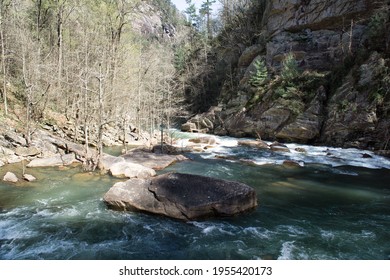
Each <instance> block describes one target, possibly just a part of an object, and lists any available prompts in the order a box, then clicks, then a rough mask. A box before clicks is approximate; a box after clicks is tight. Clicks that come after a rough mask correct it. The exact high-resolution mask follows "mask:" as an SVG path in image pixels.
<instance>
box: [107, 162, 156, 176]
mask: <svg viewBox="0 0 390 280" xmlns="http://www.w3.org/2000/svg"><path fill="white" fill-rule="evenodd" d="M110 173H111V175H112V176H114V177H117V178H148V177H152V176H156V171H154V170H153V169H152V168H148V167H145V166H142V165H140V164H137V163H131V162H117V163H115V164H113V165H112V166H111V167H110Z"/></svg>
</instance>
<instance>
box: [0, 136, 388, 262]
mask: <svg viewBox="0 0 390 280" xmlns="http://www.w3.org/2000/svg"><path fill="white" fill-rule="evenodd" d="M230 140H231V139H230ZM230 140H229V141H230ZM232 141H233V140H232ZM306 149H308V150H309V152H308V154H307V155H305V156H304V158H301V160H302V161H304V162H305V165H304V167H301V168H287V167H284V166H282V165H280V164H275V162H276V163H277V162H278V161H280V160H283V159H286V158H287V159H289V158H290V157H291V156H290V155H280V154H270V153H268V154H259V153H261V152H259V151H255V150H252V149H249V148H241V147H236V146H234V145H230V146H229V145H227V146H225V147H224V148H223V150H218V151H216V152H215V153H225V154H229V155H234V156H239V157H240V158H241V157H244V158H250V159H255V161H257V163H261V162H262V159H268V160H270V159H271V160H274V161H275V162H274V163H272V164H270V163H268V164H264V163H262V164H257V165H248V164H243V163H240V162H235V161H229V160H222V159H215V157H214V155H215V153H213V152H210V153H209V154H188V156H189V157H190V158H191V160H190V161H186V162H182V163H178V164H175V165H173V166H171V167H169V168H168V169H166V170H164V171H162V172H170V171H176V172H183V173H192V174H199V175H206V176H211V177H216V178H223V179H229V180H236V181H240V182H243V183H246V184H248V185H250V186H252V187H253V188H255V190H256V192H257V195H258V201H259V206H258V207H257V209H256V210H254V211H252V212H250V213H247V214H244V215H241V216H237V217H233V218H224V219H211V220H202V221H191V222H180V221H176V220H172V219H169V218H165V217H160V216H153V215H148V214H143V213H121V212H114V211H111V210H108V209H107V207H106V206H105V204H104V203H103V201H102V197H103V195H104V194H105V192H106V191H107V190H108V189H109V188H110V187H111V186H112V185H113V184H114V183H115V182H117V181H118V180H117V179H113V178H111V177H110V176H108V175H105V176H100V175H98V174H89V173H82V171H81V169H80V168H78V167H72V168H65V169H58V168H45V169H28V170H27V171H28V173H30V174H32V175H35V176H36V177H37V178H38V180H37V181H36V182H33V183H23V184H22V183H19V184H17V185H12V184H7V183H4V182H0V259H61V260H62V259H159V260H163V259H390V169H389V166H390V163H389V162H388V161H386V160H385V159H384V158H380V157H375V158H373V159H371V161H370V162H368V164H369V165H373V164H374V165H375V168H372V166H368V167H366V166H359V164H355V165H349V164H346V162H354V160H355V157H356V156H355V155H354V154H353V153H360V151H356V150H354V151H353V153H352V152H351V151H344V150H341V149H337V150H334V152H333V153H334V154H335V153H336V152H337V153H338V157H337V160H338V162H339V163H340V164H338V165H334V164H333V165H332V164H329V162H326V160H325V155H324V151H323V153H322V154H319V152H318V151H319V150H320V149H322V150H324V148H315V149H314V150H313V151H312V150H310V147H306ZM343 153H345V154H346V155H347V156H346V157H345V159H344V161H345V162H344V161H343V159H342V157H341V156H340V154H343ZM351 153H352V154H351ZM327 154H329V152H327ZM294 156H301V155H298V154H294ZM301 157H302V156H301ZM318 157H319V158H320V160H318V162H315V161H316V160H314V159H316V158H318ZM334 158H336V157H334ZM341 161H342V162H341ZM381 164H382V165H383V167H380V165H381ZM356 165H357V166H356ZM363 165H364V164H363ZM8 170H12V171H14V172H15V173H16V174H17V175H19V176H20V173H21V170H22V169H21V164H16V165H12V166H11V165H10V166H6V167H2V168H0V176H1V177H2V176H3V175H4V174H5V172H6V171H8Z"/></svg>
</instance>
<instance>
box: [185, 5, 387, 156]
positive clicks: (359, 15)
mask: <svg viewBox="0 0 390 280" xmlns="http://www.w3.org/2000/svg"><path fill="white" fill-rule="evenodd" d="M381 13H383V15H382V14H381ZM388 15H389V13H388V4H385V2H384V1H383V2H382V3H379V4H378V3H377V4H376V5H374V4H373V1H366V0H331V1H322V0H272V1H268V3H267V7H266V9H265V12H264V15H263V28H262V30H260V31H259V33H258V34H259V39H258V42H257V43H256V44H255V45H251V46H246V48H245V49H244V50H243V51H242V52H241V53H240V55H239V57H237V59H236V61H237V63H236V64H235V65H234V74H235V76H234V77H235V79H236V80H237V84H238V86H236V87H232V86H229V85H230V84H231V80H228V79H227V80H226V81H225V84H224V85H223V86H222V89H221V92H220V98H219V100H220V103H219V105H218V106H217V107H213V108H212V109H211V110H210V112H208V113H204V114H202V115H199V116H196V117H195V118H194V119H192V120H190V122H192V123H194V124H195V126H196V129H197V130H203V131H208V132H211V133H216V134H221V135H224V134H228V135H232V136H238V137H241V136H254V137H258V136H261V137H262V138H264V139H267V140H280V141H293V142H301V143H323V144H327V145H336V146H348V147H350V146H353V147H359V148H373V149H377V150H380V149H388V148H389V147H388V146H390V145H387V143H388V142H389V137H390V131H389V130H390V120H389V115H390V114H389V112H390V109H389V107H390V106H389V104H390V103H389V99H390V97H389V95H390V94H389V88H390V81H389V80H388V78H386V77H388V74H389V73H390V70H389V69H390V59H389V50H388V43H389V42H388V39H389V38H388V35H387V36H386V35H384V36H383V35H381V34H382V33H381V32H383V34H388V33H389V29H388V28H389V19H388ZM231 53H232V52H230V53H229V55H231ZM289 55H292V56H293V58H294V63H295V65H296V68H297V69H296V70H297V71H298V72H297V73H299V74H298V75H295V76H293V77H289V76H288V75H287V74H288V73H287V72H288V71H292V70H294V69H292V68H291V67H290V68H288V67H289V66H288V65H287V66H286V60H287V58H288V57H289ZM223 59H225V58H224V57H221V58H220V60H221V61H223ZM229 59H230V61H235V59H231V58H229ZM259 61H263V62H265V65H266V68H267V73H268V79H267V81H266V82H263V83H261V85H253V79H252V78H253V76H254V75H256V71H257V69H258V68H256V67H257V66H256V64H258V62H259ZM217 67H218V66H217ZM251 79H252V80H251ZM205 119H207V120H205ZM209 121H210V122H209ZM205 123H207V124H208V125H207V126H206V125H202V124H205ZM210 123H212V125H211V124H210ZM187 127H188V126H187Z"/></svg>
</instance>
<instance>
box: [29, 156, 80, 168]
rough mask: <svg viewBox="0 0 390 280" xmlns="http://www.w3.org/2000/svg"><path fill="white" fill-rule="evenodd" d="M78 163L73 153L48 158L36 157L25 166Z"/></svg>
mask: <svg viewBox="0 0 390 280" xmlns="http://www.w3.org/2000/svg"><path fill="white" fill-rule="evenodd" d="M74 163H79V161H78V160H77V159H76V156H75V154H73V153H72V154H66V155H56V156H54V157H49V158H36V159H33V160H32V161H30V162H29V164H27V167H52V166H66V165H72V164H74Z"/></svg>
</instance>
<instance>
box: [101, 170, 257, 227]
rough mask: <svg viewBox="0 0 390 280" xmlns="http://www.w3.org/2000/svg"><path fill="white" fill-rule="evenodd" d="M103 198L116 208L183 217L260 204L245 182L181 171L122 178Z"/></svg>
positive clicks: (222, 213)
mask: <svg viewBox="0 0 390 280" xmlns="http://www.w3.org/2000/svg"><path fill="white" fill-rule="evenodd" d="M103 199H104V202H105V203H106V204H107V205H108V207H110V208H112V209H114V210H122V211H126V210H128V211H133V210H135V211H144V212H148V213H153V214H159V215H164V216H167V217H171V218H175V219H180V220H194V219H199V218H205V217H212V216H233V215H236V214H239V213H242V212H245V211H247V210H250V209H253V208H255V207H256V206H257V197H256V192H255V191H254V189H252V188H251V187H249V186H247V185H245V184H243V183H239V182H233V181H227V180H221V179H214V178H210V177H204V176H199V175H190V174H181V173H168V174H164V175H160V176H157V177H155V178H153V179H130V180H128V181H126V182H119V183H116V184H115V185H114V186H113V187H112V188H111V189H110V190H109V191H108V192H107V193H106V194H105V195H104V198H103Z"/></svg>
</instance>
